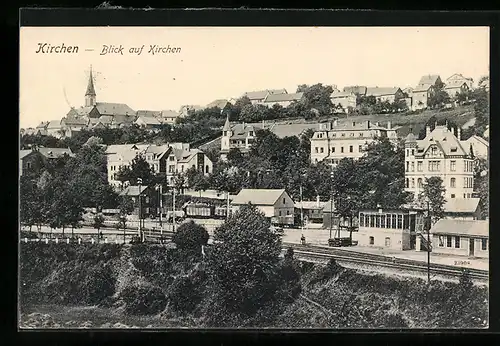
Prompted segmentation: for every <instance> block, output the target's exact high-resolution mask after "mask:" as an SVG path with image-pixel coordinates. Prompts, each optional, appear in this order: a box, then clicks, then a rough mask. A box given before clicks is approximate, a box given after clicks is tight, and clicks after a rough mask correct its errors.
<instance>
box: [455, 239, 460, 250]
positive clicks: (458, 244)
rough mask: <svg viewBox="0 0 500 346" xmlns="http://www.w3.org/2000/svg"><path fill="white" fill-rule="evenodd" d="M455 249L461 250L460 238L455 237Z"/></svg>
mask: <svg viewBox="0 0 500 346" xmlns="http://www.w3.org/2000/svg"><path fill="white" fill-rule="evenodd" d="M455 248H457V249H460V237H455Z"/></svg>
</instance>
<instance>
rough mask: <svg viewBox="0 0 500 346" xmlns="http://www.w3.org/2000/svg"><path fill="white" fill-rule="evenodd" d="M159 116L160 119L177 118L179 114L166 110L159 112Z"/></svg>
mask: <svg viewBox="0 0 500 346" xmlns="http://www.w3.org/2000/svg"><path fill="white" fill-rule="evenodd" d="M160 115H161V117H162V118H177V117H178V116H179V115H180V113H178V112H176V111H173V110H169V109H167V110H163V111H161V112H160Z"/></svg>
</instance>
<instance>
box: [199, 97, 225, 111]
mask: <svg viewBox="0 0 500 346" xmlns="http://www.w3.org/2000/svg"><path fill="white" fill-rule="evenodd" d="M230 106H231V103H230V102H229V101H228V100H226V99H219V100H215V101H212V102H210V103H209V104H208V105H207V106H206V107H205V108H219V109H220V110H221V111H223V110H225V109H226V108H227V107H230Z"/></svg>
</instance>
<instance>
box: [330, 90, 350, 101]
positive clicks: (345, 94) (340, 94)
mask: <svg viewBox="0 0 500 346" xmlns="http://www.w3.org/2000/svg"><path fill="white" fill-rule="evenodd" d="M348 96H355V95H354V94H353V93H352V92H350V91H339V92H333V93H332V94H331V95H330V98H331V99H335V98H340V97H348Z"/></svg>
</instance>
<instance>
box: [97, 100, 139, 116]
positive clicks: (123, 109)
mask: <svg viewBox="0 0 500 346" xmlns="http://www.w3.org/2000/svg"><path fill="white" fill-rule="evenodd" d="M95 107H96V108H97V110H98V111H99V114H101V115H128V116H134V115H135V111H134V110H133V109H132V108H130V107H129V106H128V105H126V104H125V103H110V102H97V103H96V105H95Z"/></svg>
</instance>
